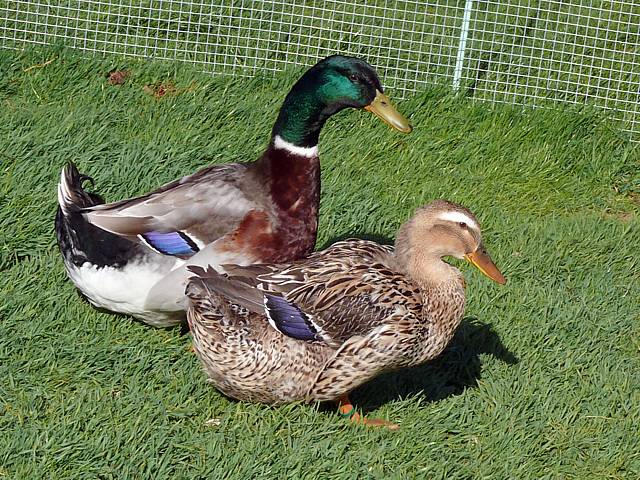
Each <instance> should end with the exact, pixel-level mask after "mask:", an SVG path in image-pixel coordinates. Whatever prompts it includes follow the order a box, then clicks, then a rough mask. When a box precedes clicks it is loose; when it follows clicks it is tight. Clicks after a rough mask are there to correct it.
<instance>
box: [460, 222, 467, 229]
mask: <svg viewBox="0 0 640 480" xmlns="http://www.w3.org/2000/svg"><path fill="white" fill-rule="evenodd" d="M458 225H460V228H467V224H466V223H465V222H460V223H459V224H458Z"/></svg>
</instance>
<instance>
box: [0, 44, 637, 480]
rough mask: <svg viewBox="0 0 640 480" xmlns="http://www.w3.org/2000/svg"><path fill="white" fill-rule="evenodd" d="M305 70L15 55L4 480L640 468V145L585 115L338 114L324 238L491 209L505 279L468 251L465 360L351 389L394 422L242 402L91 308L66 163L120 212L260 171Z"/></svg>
mask: <svg viewBox="0 0 640 480" xmlns="http://www.w3.org/2000/svg"><path fill="white" fill-rule="evenodd" d="M49 60H52V61H51V62H50V63H48V64H47V65H43V64H44V63H46V62H47V61H49ZM113 69H120V70H127V71H129V72H130V76H129V77H128V78H127V80H126V82H125V83H124V84H123V85H120V86H114V85H110V84H109V83H108V82H107V79H106V75H107V73H108V72H109V71H111V70H113ZM300 73H301V71H300V70H295V69H294V70H291V71H289V72H286V73H285V74H282V75H279V76H277V77H276V78H275V79H273V78H268V77H258V78H255V79H231V78H228V77H226V78H223V77H212V76H208V75H205V74H200V73H197V72H195V71H194V70H192V69H191V68H189V67H185V66H183V65H176V64H171V65H170V64H162V63H151V62H143V61H135V60H122V59H113V58H111V59H104V60H101V59H86V58H84V59H83V58H80V57H76V56H73V55H71V54H69V53H66V52H64V51H57V50H53V49H44V50H31V51H28V52H26V53H18V52H7V51H0V103H1V108H0V164H1V165H2V181H1V184H0V195H1V197H0V198H1V200H0V208H1V211H0V232H1V234H2V241H1V242H0V249H1V275H0V285H1V286H2V295H1V297H0V318H1V319H0V478H19V479H23V478H118V479H120V478H205V477H206V478H345V479H353V478H385V479H386V478H402V479H404V478H429V479H436V478H465V479H468V478H498V479H500V478H518V479H524V478H579V479H584V478H630V479H633V478H638V477H639V476H640V435H638V425H640V375H639V374H638V372H639V371H640V355H639V354H640V328H639V325H640V323H639V320H640V319H639V318H638V312H639V310H640V309H639V302H638V299H639V298H640V287H639V284H640V282H639V280H640V278H639V271H640V269H639V262H638V251H639V250H640V227H639V223H638V211H639V207H638V198H639V193H640V192H639V188H638V187H639V183H640V182H639V179H638V168H639V167H640V160H639V158H640V154H639V153H638V146H637V144H632V143H630V142H629V141H628V140H627V139H626V138H625V136H624V135H623V134H621V133H619V129H618V128H617V126H616V125H611V124H608V123H606V122H605V121H603V120H602V119H601V118H600V117H598V115H597V114H594V113H593V112H590V111H578V110H564V111H561V110H551V109H549V110H545V109H540V110H533V111H532V110H520V109H513V108H508V107H500V106H497V107H490V106H488V105H486V104H476V103H470V102H468V101H465V100H460V99H455V98H453V97H451V96H448V95H447V94H446V93H445V92H442V91H438V90H433V91H427V92H425V93H423V94H420V95H416V96H414V97H412V98H410V99H407V100H405V101H402V102H398V108H399V109H400V110H401V111H403V112H404V113H406V114H407V115H408V116H410V117H411V119H412V121H413V123H414V126H415V130H414V132H413V133H412V134H410V135H406V136H405V135H401V134H398V133H396V132H393V131H391V130H390V129H388V128H387V127H386V126H385V125H383V124H382V123H381V122H379V121H378V120H376V119H375V118H374V117H373V116H371V115H369V114H368V113H366V112H361V111H349V112H344V113H341V114H340V115H337V116H336V117H335V118H333V119H331V120H330V121H329V122H328V124H327V126H326V128H325V129H324V131H323V134H322V136H321V145H320V147H321V156H322V168H323V170H322V181H323V191H322V208H321V218H320V234H319V239H318V246H319V247H323V246H325V245H327V244H328V243H330V242H331V241H333V240H334V239H336V238H343V237H346V236H364V237H370V238H379V239H386V240H390V239H392V238H393V237H394V235H395V232H396V229H397V228H398V226H399V225H400V224H401V223H402V222H403V221H404V220H405V219H406V218H407V217H408V216H409V215H410V214H411V212H412V211H413V210H414V209H415V208H416V207H418V206H420V205H422V204H424V203H426V202H428V201H430V200H432V199H434V198H440V197H443V198H448V199H450V200H453V201H456V202H460V203H462V204H464V205H466V206H468V207H470V208H471V209H472V210H473V211H474V212H475V213H476V214H477V216H478V217H479V219H480V221H481V223H482V226H483V229H484V232H485V243H486V245H487V247H488V249H489V251H490V252H491V254H492V256H493V257H494V260H495V261H496V263H497V264H498V265H499V266H500V267H501V269H502V271H503V272H504V274H505V276H506V277H507V279H508V283H507V285H506V286H504V287H501V286H499V285H496V284H494V283H491V282H490V281H489V280H488V279H486V278H485V277H483V276H481V274H480V273H479V272H477V271H476V270H474V269H473V268H472V267H470V266H468V265H466V264H462V263H460V262H456V264H457V265H460V268H462V269H463V270H464V273H465V276H466V278H467V280H468V289H467V292H468V307H467V312H466V315H465V320H464V321H463V324H462V326H461V328H460V330H459V332H458V334H457V335H456V337H455V339H454V340H453V342H452V344H451V345H450V347H449V348H448V349H447V350H446V351H445V352H444V354H443V355H442V356H441V357H440V358H439V359H438V360H436V361H434V362H432V363H430V364H428V365H424V366H421V367H418V368H415V369H412V370H409V371H403V372H398V373H393V374H388V375H385V376H384V377H382V378H380V379H377V380H375V381H374V382H372V383H370V384H369V385H366V386H364V387H363V388H361V389H359V390H357V391H356V392H355V394H354V399H355V400H356V401H357V403H358V405H359V406H360V407H362V408H363V409H365V411H366V412H367V413H368V414H369V415H371V416H372V417H382V418H387V419H390V420H392V421H395V422H398V423H399V424H400V425H401V429H400V430H399V431H397V432H391V431H386V430H377V429H368V428H361V427H354V426H352V425H350V424H348V423H347V422H345V421H344V420H342V419H341V418H339V417H338V416H337V415H336V414H335V411H334V409H333V407H331V406H329V407H328V408H324V407H318V406H315V405H299V404H295V405H289V406H284V407H278V408H272V407H265V406H262V405H252V404H247V403H240V402H235V401H232V400H229V399H227V398H225V397H224V396H223V395H221V394H220V393H218V392H217V391H216V390H215V389H214V388H213V387H211V386H210V385H208V384H207V383H206V382H205V376H204V374H203V373H202V372H201V369H200V366H199V364H198V362H197V359H196V357H195V356H194V355H193V354H192V353H191V352H190V351H189V349H190V338H189V336H188V335H183V334H181V332H180V329H179V328H174V329H165V330H157V329H153V328H150V327H147V326H145V325H143V324H141V323H138V322H136V321H134V320H133V319H131V318H129V317H125V316H117V315H111V314H108V313H104V312H99V311H96V310H95V309H93V308H92V307H91V306H90V305H88V304H87V303H85V302H84V301H82V300H81V299H80V297H79V296H78V295H77V293H76V292H75V289H74V287H73V286H72V284H71V283H70V282H69V281H68V280H67V279H66V275H65V272H64V269H63V266H62V262H61V259H60V255H59V252H58V249H57V246H56V243H55V238H54V232H53V217H54V213H55V209H56V184H57V181H58V176H59V172H60V169H61V168H62V166H63V165H64V164H65V162H67V161H69V160H73V161H74V162H76V163H77V165H78V166H79V168H80V169H81V171H83V172H84V173H87V174H89V175H91V176H92V177H93V178H94V179H95V190H96V191H98V192H100V193H101V194H103V195H104V196H105V197H106V198H107V199H109V200H116V199H121V198H125V197H129V196H133V195H137V194H141V193H144V192H146V191H148V190H149V189H152V188H154V187H156V186H158V185H160V184H162V183H164V182H167V181H170V180H172V179H174V178H176V177H178V176H181V175H185V174H187V173H190V172H193V171H195V170H196V169H198V168H200V167H203V166H205V165H208V164H210V163H222V162H229V161H243V160H246V161H248V160H252V159H255V158H256V157H257V156H258V155H259V154H260V153H261V151H262V150H263V149H264V147H265V145H266V143H267V141H268V138H269V133H270V129H271V125H272V122H273V120H274V119H275V116H276V114H277V110H278V108H279V104H280V102H281V101H282V99H283V98H284V95H285V94H286V92H287V91H288V89H289V87H290V86H291V84H292V83H293V82H294V80H295V78H297V76H298V75H299V74H300ZM160 84H163V85H164V87H163V88H164V91H165V93H166V94H165V95H162V96H160V95H155V96H154V95H153V94H152V93H153V91H154V88H153V86H157V85H160ZM149 85H151V86H152V87H150V88H149V87H148V86H149ZM145 86H147V87H148V88H146V89H145ZM155 91H156V92H157V91H158V89H157V88H156V89H155ZM388 93H389V95H390V97H391V98H393V96H394V95H393V91H389V92H388Z"/></svg>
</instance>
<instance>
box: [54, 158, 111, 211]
mask: <svg viewBox="0 0 640 480" xmlns="http://www.w3.org/2000/svg"><path fill="white" fill-rule="evenodd" d="M86 180H89V181H90V182H91V183H93V179H92V178H91V177H89V176H87V175H83V174H82V173H80V172H79V171H78V169H77V168H76V166H75V165H74V164H73V163H71V162H70V163H68V164H67V165H66V166H65V167H64V168H63V169H62V172H61V173H60V183H59V184H58V203H59V204H60V208H61V209H62V212H63V213H64V214H65V215H69V214H71V213H73V212H77V211H79V210H80V209H82V208H87V207H92V206H94V205H99V204H101V203H104V200H103V199H102V197H100V196H99V195H96V194H95V193H90V192H87V191H85V190H84V189H83V188H82V184H83V183H84V182H85V181H86Z"/></svg>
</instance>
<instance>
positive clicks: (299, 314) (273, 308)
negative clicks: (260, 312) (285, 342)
mask: <svg viewBox="0 0 640 480" xmlns="http://www.w3.org/2000/svg"><path fill="white" fill-rule="evenodd" d="M266 298H267V301H266V302H265V306H266V307H267V310H268V311H269V316H270V317H271V320H273V323H275V325H276V327H278V330H280V331H281V332H282V333H284V334H285V335H287V336H289V337H292V338H296V339H298V340H315V339H316V336H317V333H318V331H317V330H316V329H315V328H314V326H313V324H312V323H311V322H310V321H309V317H308V316H307V315H306V314H305V313H304V312H303V311H302V310H300V309H299V308H298V307H297V306H296V305H294V304H292V303H289V302H288V301H287V300H285V299H284V298H282V297H278V296H275V295H269V294H267V295H266Z"/></svg>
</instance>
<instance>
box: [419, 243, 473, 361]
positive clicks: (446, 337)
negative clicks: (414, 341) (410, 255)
mask: <svg viewBox="0 0 640 480" xmlns="http://www.w3.org/2000/svg"><path fill="white" fill-rule="evenodd" d="M412 260H413V262H411V263H410V264H409V265H407V267H408V270H407V274H408V275H409V277H410V278H411V279H412V280H413V281H414V282H415V283H416V284H417V285H418V286H419V288H420V291H421V293H422V298H423V302H424V303H423V305H422V309H423V312H424V317H425V319H426V318H428V319H429V328H428V332H429V334H428V338H425V339H424V342H423V345H422V349H423V350H422V356H421V360H422V361H427V360H430V359H432V358H434V357H436V356H438V355H439V354H440V353H441V352H442V351H443V350H444V349H445V347H446V346H447V345H448V344H449V342H450V341H451V339H452V338H453V336H454V334H455V332H456V330H457V329H458V326H459V325H460V322H461V321H462V315H463V313H464V307H465V293H464V285H465V284H464V278H463V276H462V274H461V273H460V271H459V270H458V269H457V268H455V267H453V266H451V265H449V264H448V263H446V262H444V261H443V260H442V259H440V258H439V257H436V256H434V257H433V258H426V259H415V258H414V259H412Z"/></svg>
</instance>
